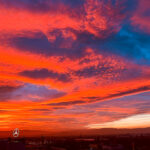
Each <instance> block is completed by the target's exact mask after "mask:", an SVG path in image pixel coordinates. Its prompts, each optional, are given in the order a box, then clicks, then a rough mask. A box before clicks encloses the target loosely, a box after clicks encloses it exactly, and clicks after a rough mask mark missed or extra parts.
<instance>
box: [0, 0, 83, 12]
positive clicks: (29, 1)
mask: <svg viewBox="0 0 150 150" xmlns="http://www.w3.org/2000/svg"><path fill="white" fill-rule="evenodd" d="M84 1H85V0H83V1H80V0H13V1H12V0H1V1H0V4H1V5H2V6H4V7H6V8H16V9H24V10H28V11H31V12H34V13H35V12H36V13H46V12H54V11H61V9H62V7H63V5H66V6H68V7H70V8H72V9H73V8H78V7H81V6H83V3H84ZM68 7H66V9H69V8H68Z"/></svg>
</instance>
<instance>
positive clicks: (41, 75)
mask: <svg viewBox="0 0 150 150" xmlns="http://www.w3.org/2000/svg"><path fill="white" fill-rule="evenodd" d="M19 75H21V76H25V77H29V78H34V79H45V78H51V79H55V80H57V81H61V82H69V81H70V80H71V78H70V76H69V74H62V73H57V72H53V71H51V70H47V69H39V70H31V71H28V70H26V71H23V72H20V73H19Z"/></svg>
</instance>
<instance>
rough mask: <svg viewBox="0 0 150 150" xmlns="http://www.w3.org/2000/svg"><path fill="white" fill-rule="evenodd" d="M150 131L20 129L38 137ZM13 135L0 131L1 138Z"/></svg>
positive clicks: (26, 135)
mask: <svg viewBox="0 0 150 150" xmlns="http://www.w3.org/2000/svg"><path fill="white" fill-rule="evenodd" d="M147 133H150V127H149V128H136V129H115V128H103V129H87V130H73V131H63V132H57V133H56V132H47V131H35V130H24V131H20V137H37V136H80V135H112V134H147ZM8 137H12V131H0V138H8Z"/></svg>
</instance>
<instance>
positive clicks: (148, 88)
mask: <svg viewBox="0 0 150 150" xmlns="http://www.w3.org/2000/svg"><path fill="white" fill-rule="evenodd" d="M147 91H150V86H143V87H139V88H136V89H131V90H127V91H123V92H119V91H118V93H114V94H109V95H108V96H104V97H94V96H92V97H82V98H83V99H84V100H86V101H87V102H88V103H90V102H96V101H103V100H106V99H112V98H117V97H122V96H128V95H133V94H137V93H140V92H147Z"/></svg>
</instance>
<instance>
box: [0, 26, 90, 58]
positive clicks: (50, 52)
mask: <svg viewBox="0 0 150 150" xmlns="http://www.w3.org/2000/svg"><path fill="white" fill-rule="evenodd" d="M64 30H65V31H66V32H67V31H69V32H73V33H74V31H73V30H72V29H68V28H67V29H63V30H61V29H55V30H53V31H51V32H49V35H50V36H54V37H55V39H54V40H53V41H50V40H48V37H47V36H45V35H44V34H43V33H42V32H24V33H22V35H15V36H13V35H12V36H9V38H8V37H7V38H8V39H7V38H6V39H4V40H3V42H1V43H2V44H3V43H5V42H7V44H8V45H10V46H12V47H15V48H17V49H19V50H21V51H26V52H31V53H35V54H41V55H45V56H61V57H63V56H67V57H71V58H78V57H82V56H84V54H85V47H86V46H87V45H86V43H83V42H82V41H81V40H80V39H79V40H75V41H74V40H73V39H72V37H68V38H66V37H64V35H63V33H62V32H63V31H64ZM28 34H31V35H32V37H29V36H28ZM75 34H76V33H75Z"/></svg>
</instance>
